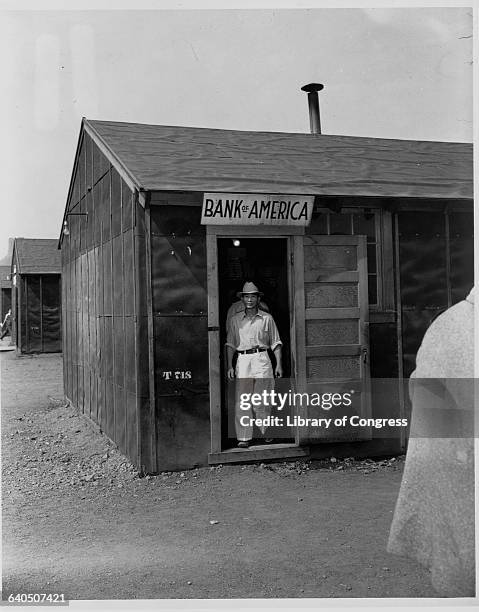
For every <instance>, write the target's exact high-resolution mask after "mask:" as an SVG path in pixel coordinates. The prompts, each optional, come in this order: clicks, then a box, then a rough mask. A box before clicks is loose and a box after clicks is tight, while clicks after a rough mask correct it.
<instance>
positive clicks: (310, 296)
mask: <svg viewBox="0 0 479 612" xmlns="http://www.w3.org/2000/svg"><path fill="white" fill-rule="evenodd" d="M294 267H295V278H294V283H295V292H294V293H295V309H294V310H295V314H294V317H295V320H294V332H295V345H296V360H295V382H296V387H297V391H299V392H301V393H307V394H308V396H309V397H310V398H311V397H312V396H313V395H314V396H315V397H316V400H318V398H319V396H321V397H324V398H327V397H328V396H327V395H324V394H327V393H340V394H345V393H346V394H350V399H351V404H350V405H349V406H347V405H345V404H347V402H348V396H347V395H346V396H345V399H344V403H342V404H341V405H339V406H333V407H331V408H329V409H323V408H322V407H319V406H318V405H315V406H311V405H309V406H304V405H301V406H300V407H299V408H298V406H297V407H296V408H297V409H296V414H298V415H300V416H303V417H310V418H318V417H326V418H332V419H335V418H340V417H344V416H345V415H346V416H347V421H346V426H341V427H334V429H325V428H324V429H323V428H318V427H300V426H298V427H297V432H296V436H297V442H298V443H299V444H301V443H306V442H308V443H314V442H329V441H339V440H344V441H346V440H367V439H370V438H371V428H370V427H367V426H362V427H361V426H360V425H359V424H358V423H359V418H363V417H368V416H370V413H371V401H370V373H369V338H368V336H369V334H368V285H367V283H368V281H367V279H368V276H367V260H366V237H365V236H295V237H294ZM335 400H336V401H335V403H339V401H340V400H339V399H338V398H337V396H336V398H335ZM325 405H327V404H325ZM353 416H354V417H355V418H353V419H352V423H353V424H351V417H353Z"/></svg>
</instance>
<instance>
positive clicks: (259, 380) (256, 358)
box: [235, 351, 274, 442]
mask: <svg viewBox="0 0 479 612" xmlns="http://www.w3.org/2000/svg"><path fill="white" fill-rule="evenodd" d="M273 389H274V373H273V366H272V365H271V360H270V358H269V355H268V353H267V351H263V352H262V353H251V354H246V355H242V354H239V355H238V361H237V362H236V401H235V430H236V438H237V439H238V440H239V441H244V442H249V441H250V440H252V439H253V425H242V424H241V422H240V419H241V417H245V416H246V417H248V419H245V420H248V421H249V419H250V418H251V419H254V418H257V419H264V418H266V417H268V416H270V414H271V406H270V405H269V403H268V402H267V403H266V404H263V403H261V404H260V405H259V406H251V407H249V408H248V409H242V408H240V398H241V395H242V394H249V396H250V397H251V395H252V394H253V393H263V391H268V392H269V391H272V390H273ZM249 403H250V404H251V402H249ZM259 430H260V431H261V433H262V434H263V435H264V433H265V431H266V427H264V426H260V427H259Z"/></svg>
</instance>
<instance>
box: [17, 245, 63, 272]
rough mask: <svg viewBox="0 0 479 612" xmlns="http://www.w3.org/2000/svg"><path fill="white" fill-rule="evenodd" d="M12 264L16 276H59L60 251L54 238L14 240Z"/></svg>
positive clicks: (60, 265) (60, 267) (60, 266)
mask: <svg viewBox="0 0 479 612" xmlns="http://www.w3.org/2000/svg"><path fill="white" fill-rule="evenodd" d="M13 262H14V263H15V264H16V266H17V273H18V274H60V273H61V269H62V262H61V251H59V250H58V241H57V240H56V239H54V238H15V242H14V245H13Z"/></svg>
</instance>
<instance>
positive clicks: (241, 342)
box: [226, 282, 283, 448]
mask: <svg viewBox="0 0 479 612" xmlns="http://www.w3.org/2000/svg"><path fill="white" fill-rule="evenodd" d="M237 296H238V297H239V298H241V300H242V302H243V310H242V311H241V312H238V313H237V314H235V315H233V316H232V317H231V320H230V324H229V326H228V335H227V339H226V350H227V357H228V366H227V367H228V374H227V375H228V379H229V380H233V379H234V378H235V377H236V378H237V379H238V382H237V386H236V404H235V431H236V438H237V440H238V446H239V447H240V448H248V446H249V445H250V443H251V440H252V439H253V425H250V424H247V425H245V424H244V420H247V421H249V419H254V418H255V417H254V416H253V410H254V412H255V415H256V418H257V419H265V418H266V417H267V416H269V415H270V406H268V405H265V404H261V405H260V406H253V407H250V408H248V409H247V410H245V409H242V408H241V407H240V398H241V396H242V395H243V394H249V396H250V397H251V394H253V393H260V394H261V393H263V391H265V390H266V391H271V390H272V389H273V387H274V377H275V376H276V377H281V376H282V375H283V367H282V363H281V348H282V342H281V339H280V337H279V333H278V329H277V327H276V323H275V322H274V319H273V317H272V316H271V315H270V314H269V313H267V312H264V311H261V310H260V309H259V303H260V298H261V297H262V296H263V294H262V293H261V291H259V289H258V287H256V285H255V284H254V283H252V282H247V283H245V284H244V286H243V291H240V292H239V293H238V294H237ZM268 349H271V350H272V351H273V352H274V355H275V358H276V366H275V371H274V372H273V366H272V364H271V361H270V358H269V355H268ZM235 352H237V353H238V360H237V362H236V371H235V369H234V368H233V356H234V354H235ZM242 417H243V423H242V422H241V420H242ZM259 429H260V431H261V433H262V434H263V435H264V434H265V431H266V427H265V426H260V428H259ZM271 441H272V440H271V439H268V438H266V440H265V442H271Z"/></svg>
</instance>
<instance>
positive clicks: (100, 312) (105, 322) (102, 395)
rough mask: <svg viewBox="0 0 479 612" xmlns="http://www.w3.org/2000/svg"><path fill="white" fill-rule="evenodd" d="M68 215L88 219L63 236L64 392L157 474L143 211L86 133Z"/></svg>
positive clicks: (76, 220) (73, 222) (72, 220)
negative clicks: (148, 437)
mask: <svg viewBox="0 0 479 612" xmlns="http://www.w3.org/2000/svg"><path fill="white" fill-rule="evenodd" d="M69 211H70V212H85V213H87V216H76V215H71V216H69V217H68V224H69V229H70V235H69V236H64V237H63V239H62V260H63V263H62V265H63V277H64V281H63V283H64V291H63V296H64V301H63V312H64V331H65V335H64V379H65V393H66V395H67V397H68V398H69V399H70V400H71V401H72V403H73V404H74V405H75V406H76V407H77V408H79V409H80V410H81V411H82V412H83V413H84V414H86V415H87V416H88V417H89V418H91V419H92V420H93V421H94V422H95V423H96V424H97V425H98V426H99V427H100V428H101V430H102V431H103V432H104V433H105V434H106V435H107V436H108V437H109V438H111V440H112V441H113V442H115V444H117V445H118V447H119V449H120V450H121V451H122V452H123V453H124V454H125V455H126V456H127V457H129V459H130V460H131V461H132V462H133V463H134V464H135V465H136V467H137V468H139V469H143V470H144V471H155V457H154V454H152V452H151V449H150V448H149V447H148V445H147V444H146V441H145V439H144V436H142V431H141V428H142V424H141V423H142V419H143V418H144V417H143V412H144V411H145V410H148V404H149V389H148V352H147V351H145V350H144V347H146V346H147V340H146V339H145V338H147V325H146V318H147V317H146V315H147V312H146V305H145V304H144V300H143V298H142V292H144V287H145V285H146V277H145V274H146V273H145V266H144V257H145V256H144V251H145V230H144V220H143V218H144V214H145V211H144V209H143V208H142V207H140V205H139V204H138V201H137V199H136V197H135V194H134V193H133V192H132V191H131V190H130V189H129V188H128V187H127V185H126V184H125V183H124V181H123V180H122V179H121V177H120V176H119V174H118V173H117V172H116V170H115V169H114V168H112V167H111V166H110V164H109V163H108V161H107V160H106V159H105V157H104V156H103V154H102V153H101V152H100V151H99V150H98V148H97V147H96V146H95V144H94V143H93V142H92V141H91V139H90V137H89V136H88V135H87V134H84V136H83V140H82V142H81V144H80V148H79V154H78V161H77V165H76V171H75V176H74V181H73V184H72V188H71V199H70V206H69ZM145 381H146V384H145ZM143 428H144V429H146V430H148V426H147V424H145V425H144V426H143ZM150 446H151V445H150Z"/></svg>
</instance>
